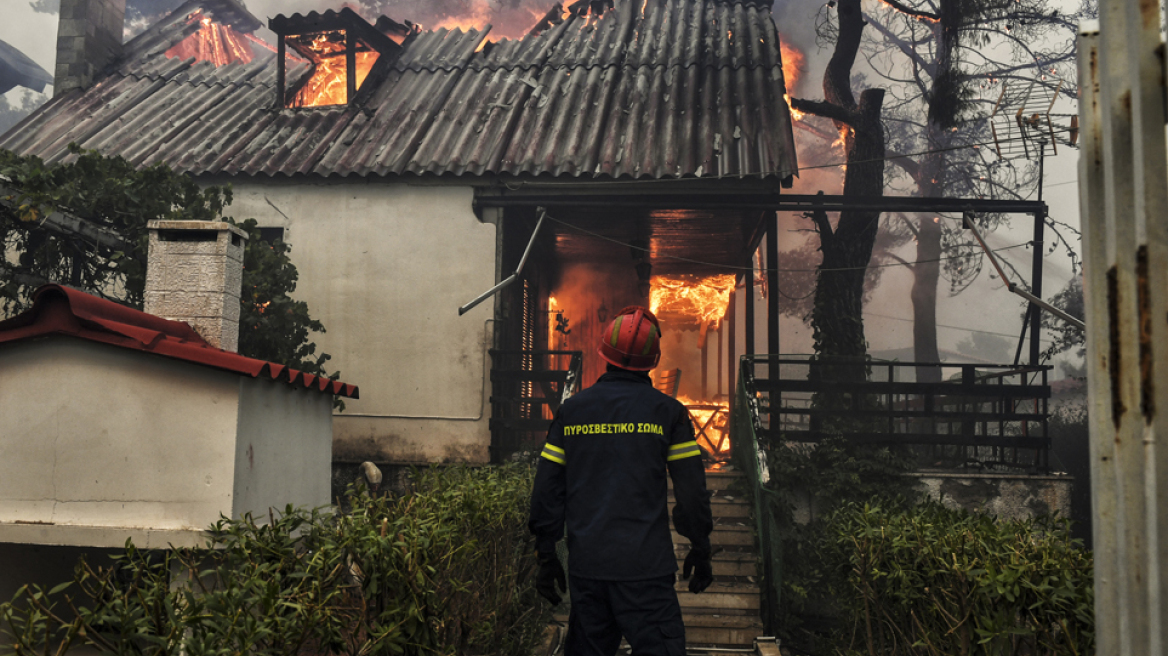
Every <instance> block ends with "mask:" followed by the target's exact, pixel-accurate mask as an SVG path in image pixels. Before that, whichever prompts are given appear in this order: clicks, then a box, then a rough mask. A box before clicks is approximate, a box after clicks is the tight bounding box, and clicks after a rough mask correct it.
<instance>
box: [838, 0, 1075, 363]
mask: <svg viewBox="0 0 1168 656" xmlns="http://www.w3.org/2000/svg"><path fill="white" fill-rule="evenodd" d="M834 5H835V3H834V2H828V3H827V4H826V5H825V6H824V7H823V8H822V9H821V10H820V14H819V18H818V32H819V34H820V37H821V38H822V39H825V40H832V41H834V40H838V36H839V31H840V30H841V29H842V27H837V26H836V24H835V23H834V22H833V21H831V20H830V16H829V14H830V12H831V11H832V10H833V6H834ZM840 7H841V9H842V4H841V5H840ZM863 19H864V21H865V22H866V24H867V25H868V26H870V27H871V28H872V29H871V30H869V31H868V32H867V33H866V36H865V40H864V44H863V47H862V52H863V56H864V58H865V60H866V63H867V65H868V68H869V69H870V70H871V71H872V73H873V74H875V75H876V76H877V77H878V78H880V79H881V82H882V84H883V85H884V86H885V87H886V88H887V89H888V95H889V102H888V103H886V107H885V111H884V122H885V125H886V127H887V130H888V144H887V149H888V161H889V162H890V163H891V164H893V165H894V167H895V168H891V167H890V168H889V169H888V171H887V175H888V179H887V182H888V184H889V185H890V187H891V188H893V189H898V190H903V191H907V192H909V193H911V194H914V195H918V196H924V197H940V196H952V197H970V198H993V197H1021V196H1023V195H1025V194H1026V193H1027V192H1028V190H1029V189H1031V188H1032V186H1033V184H1034V182H1035V181H1036V179H1037V178H1036V175H1035V170H1034V167H1033V166H1030V165H1028V164H1024V165H1022V166H1015V165H1014V163H1013V162H1011V161H1009V160H1001V159H998V158H997V157H996V156H995V155H993V154H992V149H991V148H989V147H986V144H987V143H988V142H990V141H991V134H990V128H989V122H988V116H989V113H990V109H991V108H992V106H993V105H994V104H995V103H997V102H998V101H999V99H1000V100H1001V102H1002V103H1003V104H1004V105H1005V106H1016V104H1017V102H1018V101H1019V96H1020V94H1022V93H1024V92H1025V89H1026V86H1025V84H1020V83H1026V84H1029V83H1031V82H1034V83H1036V84H1040V85H1046V86H1048V87H1050V88H1052V89H1053V88H1056V87H1057V86H1058V81H1057V80H1060V79H1061V80H1064V83H1063V84H1062V86H1061V88H1060V89H1059V93H1061V94H1062V95H1063V96H1065V97H1067V98H1074V96H1075V94H1076V93H1077V88H1076V84H1075V82H1074V80H1075V71H1074V64H1075V60H1074V54H1075V50H1074V47H1075V46H1074V37H1075V34H1076V32H1077V23H1078V16H1077V14H1064V13H1060V12H1059V10H1058V9H1057V8H1055V7H1053V6H1052V5H1051V3H1050V2H1049V1H1048V0H881V2H879V3H877V4H876V5H875V6H874V7H873V10H872V11H870V12H868V13H865V14H864V15H863ZM841 25H842V22H841ZM868 35H874V36H868ZM1007 82H1014V83H1015V84H1014V85H1012V86H1005V85H1006V83H1007ZM1003 89H1004V90H1005V93H1004V95H1003ZM979 92H980V95H979ZM1003 220H1004V217H1002V216H995V215H982V216H979V217H978V221H979V223H980V224H981V227H982V228H983V229H987V230H989V229H992V228H994V227H996V226H997V225H999V224H1000V223H1001V222H1002V221H1003ZM903 227H904V229H906V230H908V232H909V233H910V234H911V238H912V239H914V240H915V241H916V244H917V248H916V258H915V263H909V262H906V261H904V260H903V259H900V258H895V259H900V262H901V263H902V264H904V265H907V266H909V267H910V268H911V270H912V272H913V277H914V284H913V289H912V302H913V319H914V328H913V344H914V350H915V359H916V360H917V361H919V362H937V361H939V357H938V352H937V330H936V307H937V290H938V284H939V282H940V280H941V277H942V275H945V276H946V277H948V278H949V279H950V282H951V287H950V292H951V293H954V294H955V293H959V292H960V291H962V290H963V289H965V288H966V287H967V286H968V285H969V284H970V283H971V282H972V281H973V280H974V279H975V278H976V277H977V276H978V274H979V273H980V271H981V254H980V252H978V251H977V250H976V249H975V247H974V246H973V244H971V243H970V240H969V238H968V237H967V236H966V235H965V234H964V233H963V232H962V231H961V230H960V229H959V228H958V227H956V225H949V224H948V223H947V222H944V221H942V218H941V217H940V216H937V215H924V216H918V217H908V216H905V217H903ZM1064 243H1065V242H1064ZM939 376H940V371H939V370H937V369H936V368H934V367H926V368H922V371H919V372H918V374H917V378H918V380H936V379H937V378H939Z"/></svg>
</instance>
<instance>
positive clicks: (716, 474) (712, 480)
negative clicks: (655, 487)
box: [669, 470, 746, 491]
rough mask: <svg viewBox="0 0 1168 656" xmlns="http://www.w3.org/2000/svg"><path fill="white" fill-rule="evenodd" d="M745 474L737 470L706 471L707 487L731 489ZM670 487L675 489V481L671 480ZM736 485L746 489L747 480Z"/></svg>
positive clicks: (709, 488) (711, 488)
mask: <svg viewBox="0 0 1168 656" xmlns="http://www.w3.org/2000/svg"><path fill="white" fill-rule="evenodd" d="M743 476H744V474H743V473H742V472H737V471H724V470H723V471H707V472H706V489H707V490H714V491H717V490H726V489H729V488H730V487H731V486H732V485H734V483H735V482H737V481H739V480H742V479H743ZM669 487H670V489H673V481H672V480H670V481H669ZM734 487H737V488H741V490H740V491H742V490H745V489H746V488H745V482H743V483H740V484H738V485H734Z"/></svg>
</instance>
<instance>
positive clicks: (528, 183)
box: [504, 128, 1072, 191]
mask: <svg viewBox="0 0 1168 656" xmlns="http://www.w3.org/2000/svg"><path fill="white" fill-rule="evenodd" d="M1071 131H1072V129H1071V128H1060V129H1058V130H1052V131H1051V132H1071ZM1028 138H1029V137H1023V136H1018V137H1010V138H1006V139H998V140H996V141H995V140H991V141H978V142H974V143H967V144H962V145H959V146H947V147H944V148H931V149H928V150H920V151H916V152H912V153H896V154H893V155H885V156H884V157H872V158H869V159H857V160H851V161H847V160H845V161H842V162H833V163H829V164H816V165H813V166H800V167H799V171H800V172H802V171H812V170H815V169H830V168H839V167H841V166H852V165H855V164H868V163H871V162H890V161H893V160H897V159H905V158H907V157H919V156H923V155H932V154H935V153H947V152H953V151H957V150H965V149H968V148H974V149H978V148H981V147H982V146H993V145H997V144H999V143H1004V142H1009V141H1022V140H1024V139H1028ZM1003 159H1004V158H1003ZM782 173H790V171H781V170H764V171H755V172H753V173H729V174H725V175H703V176H694V177H675V178H655V179H654V180H652V182H653V183H654V184H659V183H666V182H688V183H692V182H694V181H695V180H719V179H724V178H755V177H757V178H762V177H765V176H768V175H778V174H782ZM604 182H605V184H645V182H646V181H645V180H642V179H633V180H605V181H604ZM514 184H515V186H512V184H511V183H504V186H506V187H507V188H508V189H510V190H512V191H518V190H519V189H521V188H523V187H540V186H557V185H562V184H563V183H562V182H543V181H540V180H518V181H516V182H515V183H514ZM1048 186H1053V185H1048Z"/></svg>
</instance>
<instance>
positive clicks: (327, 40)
mask: <svg viewBox="0 0 1168 656" xmlns="http://www.w3.org/2000/svg"><path fill="white" fill-rule="evenodd" d="M296 38H297V39H298V40H299V41H300V44H301V45H302V46H303V47H305V48H306V49H308V50H310V51H312V53H313V54H315V55H317V59H318V62H317V64H316V68H315V69H313V71H312V77H310V78H309V79H308V81H307V82H305V83H304V86H302V87H300V91H298V92H296V96H295V97H294V98H293V99H292V101H291V102H290V103H289V104H290V106H292V107H323V106H327V105H344V104H347V103H348V102H349V89H348V71H347V70H346V67H347V65H346V62H345V32H344V30H332V31H329V32H320V33H317V34H306V35H301V36H298V37H296ZM355 55H356V56H355V61H356V76H357V85H356V88H358V89H360V88H361V83H362V82H364V81H365V78H366V77H367V76H368V75H369V71H370V70H371V69H372V68H373V65H374V64H376V63H377V57H378V53H377V51H375V50H365V51H358V52H356V53H355Z"/></svg>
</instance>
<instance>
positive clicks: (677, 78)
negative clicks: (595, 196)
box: [0, 0, 796, 178]
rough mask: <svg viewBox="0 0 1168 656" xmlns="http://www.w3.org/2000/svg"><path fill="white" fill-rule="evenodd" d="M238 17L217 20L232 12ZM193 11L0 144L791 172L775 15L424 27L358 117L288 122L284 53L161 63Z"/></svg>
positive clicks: (342, 168) (315, 112)
mask: <svg viewBox="0 0 1168 656" xmlns="http://www.w3.org/2000/svg"><path fill="white" fill-rule="evenodd" d="M225 1H226V0H204V2H206V3H208V4H207V9H206V11H207V13H208V14H209V15H211V16H212V17H217V14H216V13H215V12H216V11H217V10H218V9H222V7H219V6H218V5H220V4H222V3H224V2H225ZM228 4H230V5H231V6H229V7H228V6H227V5H224V7H227V9H226V10H225V11H224V12H220V13H225V15H229V16H234V14H233V12H235V11H236V9H235V6H234V4H232V3H228ZM200 6H201V5H200V2H199V1H198V0H190V1H188V2H187V3H186V4H184V5H183V7H182V8H180V12H176V14H172V15H171V16H170V17H168V18H166V19H164V20H163V21H161V22H160V23H159V24H158V25H155V26H154V27H152V28H150V29H149V30H147V31H146V32H145V33H143V35H141V36H139V37H138V38H137V39H135V40H134V41H133V42H131V44H130V45H129V46H128V47H127V50H128V51H129V52H132V53H135V55H134V56H133V57H131V59H130V60H129V61H126V62H124V63H123V64H122V65H121V66H120V67H119V68H118V69H117V70H116V72H114V73H113V74H111V75H109V76H108V77H106V78H104V79H103V80H102V81H101V83H99V84H97V85H95V86H94V87H92V88H90V89H87V90H85V91H84V92H74V93H71V94H67V95H65V96H63V97H61V98H58V99H55V100H54V101H52V102H50V103H49V104H48V105H46V106H45V107H43V108H42V109H41V110H39V111H38V112H37V113H36V114H35V115H34V116H33V117H32V118H30V119H29V120H27V121H25V122H24V123H22V124H21V125H20V126H18V127H17V128H16V129H14V130H13V131H11V132H9V133H8V134H7V135H5V136H4V137H3V138H0V147H5V148H9V149H12V150H15V151H17V152H19V153H26V154H37V155H40V156H41V157H44V158H45V159H47V160H50V161H60V160H62V159H64V158H66V157H67V156H68V153H67V150H66V147H67V146H68V144H69V143H70V142H74V141H78V142H81V143H84V144H86V145H88V146H90V147H96V148H98V149H100V150H102V151H104V152H107V153H111V154H121V155H124V156H126V157H128V158H130V159H131V160H132V161H134V162H135V163H142V164H148V163H153V162H166V163H168V164H170V165H171V166H173V167H175V168H176V169H177V170H180V171H183V172H187V173H191V174H195V175H198V174H216V173H225V174H230V175H295V174H312V175H321V176H330V175H391V174H404V173H414V174H424V173H433V174H450V175H486V174H499V173H502V174H512V175H520V174H529V175H552V176H589V177H593V176H603V177H626V176H627V177H635V178H642V177H648V178H661V177H679V176H689V175H702V176H716V175H774V176H776V177H780V178H786V177H788V176H790V175H792V174H793V173H795V171H796V164H795V156H794V149H793V141H792V137H791V124H790V115H789V111H788V109H787V106H786V102H785V100H784V98H783V95H784V87H783V78H782V70H781V63H782V59H781V53H780V50H779V37H778V31H777V29H776V27H775V25H774V23H773V21H772V20H771V14H770V10H769V8H767V7H766V6H758V5H756V4H753V3H750V2H742V1H740V0H734V1H732V0H617V1H616V5H615V8H614V9H613V10H610V11H607V12H605V13H604V14H602V15H601V16H599V17H596V16H591V17H582V16H576V15H572V16H569V17H568V18H567V19H565V20H564V21H563V22H561V23H560V24H558V25H554V26H552V27H551V28H549V29H547V30H545V31H544V32H543V33H541V34H539V35H536V36H527V37H523V38H520V39H508V40H503V41H500V42H497V43H494V44H490V45H489V46H488V47H486V48H484V49H483V50H481V51H480V52H477V53H476V52H475V49H476V48H477V47H478V46H479V45H480V44H481V43H482V42H483V39H484V38H485V36H486V34H487V32H486V31H485V30H468V31H463V30H458V29H456V30H445V29H441V30H436V31H433V32H423V33H420V34H417V35H415V36H412V37H410V38H409V39H408V40H407V41H406V42H405V44H404V50H403V53H402V55H401V57H400V58H399V59H398V61H396V62H394V63H393V65H392V66H391V68H390V71H389V73H388V75H386V76H385V78H384V79H383V80H382V81H380V82H379V83H378V87H377V88H375V89H373V90H372V92H371V93H368V94H364V95H367V98H366V100H365V101H364V105H363V106H362V107H354V108H331V109H323V108H306V109H284V110H279V111H274V110H273V109H272V104H273V102H274V98H275V95H276V92H275V77H276V75H275V57H274V55H273V54H272V53H270V52H267V51H265V50H264V49H263V48H259V47H256V48H254V50H255V51H256V54H257V59H256V60H255V61H254V62H252V63H251V64H247V65H242V64H230V65H226V66H220V67H215V66H212V65H210V64H205V63H203V64H195V63H194V62H193V61H185V62H184V61H180V60H176V59H170V58H166V57H163V56H161V53H163V52H165V51H166V50H167V49H168V48H169V47H170V45H172V44H174V43H177V42H178V41H179V40H181V39H182V38H184V37H185V36H186V35H187V34H188V33H189V32H190V31H191V30H192V29H193V28H192V26H193V25H194V23H192V22H191V21H189V20H188V16H189V15H190V14H191V12H192V11H194V10H197V9H198V8H199V7H200ZM180 13H181V15H179V14H180ZM232 20H235V19H232ZM304 66H305V65H304V64H297V67H296V68H294V70H292V71H290V72H289V75H288V79H289V80H296V79H299V78H300V76H301V75H303V74H304V73H303V72H304V71H305V70H306V69H304V68H303V67H304Z"/></svg>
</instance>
